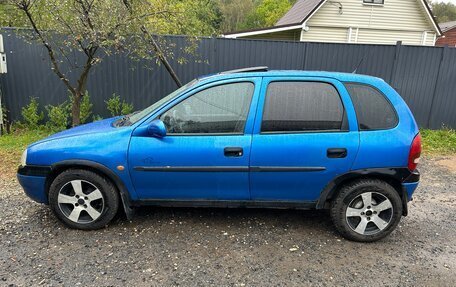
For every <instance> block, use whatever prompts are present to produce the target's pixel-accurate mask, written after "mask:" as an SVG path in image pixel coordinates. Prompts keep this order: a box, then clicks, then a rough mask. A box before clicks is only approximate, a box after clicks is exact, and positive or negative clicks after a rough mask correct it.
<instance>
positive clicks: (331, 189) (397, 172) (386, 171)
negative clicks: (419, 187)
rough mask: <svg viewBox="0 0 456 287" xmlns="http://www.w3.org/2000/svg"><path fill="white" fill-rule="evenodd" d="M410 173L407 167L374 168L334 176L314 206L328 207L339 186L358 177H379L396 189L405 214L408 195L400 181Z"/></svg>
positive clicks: (405, 214)
mask: <svg viewBox="0 0 456 287" xmlns="http://www.w3.org/2000/svg"><path fill="white" fill-rule="evenodd" d="M410 174H411V172H410V171H409V170H408V169H407V168H374V169H362V170H354V171H350V172H347V173H345V174H342V175H340V176H338V177H336V178H335V179H333V180H332V181H331V182H330V183H328V184H327V185H326V187H325V188H324V189H323V191H322V192H321V194H320V198H319V199H318V202H317V205H316V208H317V209H324V208H328V207H329V203H330V201H331V200H332V199H333V198H334V196H336V195H337V193H338V192H339V190H340V188H341V187H342V186H344V185H346V184H348V183H350V182H353V181H355V180H360V179H379V180H383V181H385V182H387V183H388V184H390V185H391V186H392V187H393V188H394V189H395V190H396V191H397V193H398V194H399V196H400V197H401V200H402V206H403V212H402V215H403V216H407V214H408V209H407V203H408V196H407V191H406V190H405V188H404V187H403V185H402V182H404V180H405V179H406V178H407V177H408V176H410Z"/></svg>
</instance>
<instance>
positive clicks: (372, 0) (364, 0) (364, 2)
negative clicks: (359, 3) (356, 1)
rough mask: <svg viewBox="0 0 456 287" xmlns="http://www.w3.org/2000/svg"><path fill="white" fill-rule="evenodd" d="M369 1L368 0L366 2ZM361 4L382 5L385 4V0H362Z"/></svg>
mask: <svg viewBox="0 0 456 287" xmlns="http://www.w3.org/2000/svg"><path fill="white" fill-rule="evenodd" d="M366 1H369V2H366ZM363 5H367V6H383V5H385V0H382V3H374V0H363Z"/></svg>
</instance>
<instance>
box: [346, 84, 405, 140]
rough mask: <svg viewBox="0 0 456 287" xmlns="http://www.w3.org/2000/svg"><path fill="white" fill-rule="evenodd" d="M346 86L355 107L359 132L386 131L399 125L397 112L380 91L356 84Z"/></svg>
mask: <svg viewBox="0 0 456 287" xmlns="http://www.w3.org/2000/svg"><path fill="white" fill-rule="evenodd" d="M345 86H346V87H347V90H348V93H349V94H350V97H351V99H352V102H353V106H354V107H355V111H356V117H357V118H358V126H359V130H361V131H368V130H384V129H390V128H394V127H395V126H396V125H397V123H398V118H397V114H396V111H395V110H394V108H393V106H392V105H391V103H390V102H389V101H388V100H387V99H386V98H385V96H384V95H383V94H382V93H381V92H380V91H378V90H377V89H375V88H373V87H371V86H367V85H362V84H356V83H347V84H345Z"/></svg>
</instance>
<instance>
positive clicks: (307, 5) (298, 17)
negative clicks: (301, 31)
mask: <svg viewBox="0 0 456 287" xmlns="http://www.w3.org/2000/svg"><path fill="white" fill-rule="evenodd" d="M323 2H325V1H324V0H298V1H297V2H296V3H295V4H294V5H293V7H291V9H290V10H288V12H287V13H286V14H285V15H284V16H283V17H282V18H280V20H279V21H277V23H276V26H282V25H294V24H301V23H303V22H304V21H305V20H307V18H309V17H310V15H312V13H313V12H315V11H316V10H317V9H318V7H319V6H320V5H321V4H323Z"/></svg>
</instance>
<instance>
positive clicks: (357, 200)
mask: <svg viewBox="0 0 456 287" xmlns="http://www.w3.org/2000/svg"><path fill="white" fill-rule="evenodd" d="M369 194H370V198H371V199H372V202H371V205H372V206H369V205H368V206H365V205H364V201H366V202H369V200H368V198H369ZM362 195H363V196H365V197H366V200H364V197H363V196H362ZM375 199H377V201H378V202H379V203H376V201H375ZM382 199H384V201H385V203H384V204H382V206H380V203H383V201H381V200H382ZM386 199H388V200H389V202H387V201H386ZM360 205H361V207H360ZM385 206H391V208H389V209H386V210H384V211H379V210H380V209H382V208H384V207H385ZM349 207H350V210H348V208H349ZM368 208H369V209H368ZM357 211H360V215H359V216H358V215H357V214H358V213H356V215H354V216H351V214H355V212H357ZM369 211H370V213H369ZM350 212H353V213H350ZM373 212H375V214H373ZM348 213H350V216H349V215H348ZM330 214H331V219H332V221H333V223H334V225H335V227H336V229H337V231H338V232H339V233H340V234H341V235H342V236H343V237H345V238H346V239H349V240H353V241H359V242H373V241H377V240H380V239H382V238H384V237H386V236H387V235H388V234H390V233H391V232H392V231H393V230H394V229H395V228H396V227H397V225H398V224H399V221H400V220H401V217H402V201H401V198H400V196H399V194H398V192H397V191H396V190H395V189H394V188H393V187H392V186H391V185H389V184H388V183H387V182H385V181H382V180H377V179H361V180H357V181H353V182H351V183H349V184H347V185H344V186H343V187H341V189H340V190H339V192H338V194H337V195H336V197H335V198H334V199H333V200H332V202H331V210H330ZM361 214H362V215H361ZM374 216H375V217H374ZM379 218H380V219H381V220H382V221H380V220H379ZM374 219H375V222H374ZM357 222H358V223H357ZM362 222H363V224H361V223H362ZM366 222H367V223H366ZM386 223H387V224H386ZM358 228H359V229H358ZM355 230H358V232H356V231H355ZM361 230H364V232H363V234H361V233H360V231H361Z"/></svg>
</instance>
